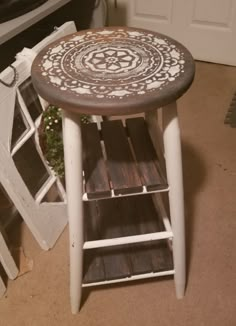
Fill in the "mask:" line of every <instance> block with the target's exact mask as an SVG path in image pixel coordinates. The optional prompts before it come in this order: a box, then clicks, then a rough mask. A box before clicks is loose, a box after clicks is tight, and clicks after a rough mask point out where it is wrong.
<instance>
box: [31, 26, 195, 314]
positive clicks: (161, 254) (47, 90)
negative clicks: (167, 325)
mask: <svg viewBox="0 0 236 326" xmlns="http://www.w3.org/2000/svg"><path fill="white" fill-rule="evenodd" d="M194 71H195V68H194V61H193V58H192V56H191V54H190V53H189V52H188V50H187V49H186V48H185V47H183V46H182V45H181V44H179V43H178V42H176V41H174V40H173V39H171V38H169V37H167V36H164V35H161V34H158V33H155V32H151V31H147V30H142V29H137V28H128V27H108V28H103V29H95V30H92V29H91V30H85V31H81V32H77V33H75V34H73V35H69V36H66V37H63V38H61V39H59V40H57V41H56V42H54V43H52V44H50V45H49V46H47V47H46V48H45V49H44V50H42V51H41V52H40V53H39V54H38V55H37V57H36V59H35V61H34V63H33V66H32V80H33V83H34V86H35V89H36V91H37V92H38V93H39V95H40V96H42V97H43V98H44V99H45V100H47V101H48V102H49V103H51V104H54V105H57V106H59V107H61V108H62V113H63V141H64V155H65V176H66V192H67V209H68V217H69V237H70V296H71V309H72V313H77V312H78V310H79V307H80V302H81V294H82V288H83V287H85V286H93V285H98V284H109V283H115V282H121V281H129V280H137V279H144V278H150V277H156V276H163V275H174V280H175V287H176V295H177V297H178V298H182V297H183V296H184V292H185V283H186V275H185V274H186V272H185V231H184V198H183V178H182V157H181V140H180V130H179V123H178V115H177V107H176V100H177V99H178V98H179V97H180V96H181V95H183V94H184V93H185V92H186V91H187V89H188V88H189V87H190V85H191V83H192V81H193V78H194ZM157 109H158V110H161V111H162V121H161V124H160V123H159V121H158V119H157ZM139 113H140V116H138V117H137V114H139ZM141 113H142V115H141ZM83 114H86V115H91V116H103V117H110V116H120V117H121V116H122V119H117V118H116V119H115V120H112V119H104V121H103V122H101V123H98V124H97V123H89V124H83V123H81V115H83ZM126 115H135V116H134V117H132V116H131V118H130V117H129V118H126V119H124V118H125V116H126ZM143 116H144V117H143ZM160 125H161V126H160ZM162 144H163V146H162ZM163 192H166V193H167V194H168V203H169V204H168V205H169V208H168V209H167V210H165V205H164V204H163V202H162V197H163V196H162V193H163ZM166 211H169V213H170V216H168V214H167V212H166ZM172 258H173V259H172Z"/></svg>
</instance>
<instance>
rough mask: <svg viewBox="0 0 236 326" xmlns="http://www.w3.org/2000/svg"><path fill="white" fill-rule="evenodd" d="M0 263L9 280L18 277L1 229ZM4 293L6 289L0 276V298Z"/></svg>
mask: <svg viewBox="0 0 236 326" xmlns="http://www.w3.org/2000/svg"><path fill="white" fill-rule="evenodd" d="M0 263H1V264H2V266H3V268H4V270H5V272H6V274H7V276H8V277H9V278H10V279H11V280H14V279H15V278H16V277H17V275H18V268H17V266H16V264H15V261H14V259H13V257H12V255H11V252H10V250H9V249H8V246H7V244H6V241H5V239H4V237H3V235H2V232H1V229H0ZM5 291H6V287H5V284H4V283H3V280H2V278H1V275H0V298H1V297H2V296H3V294H4V293H5Z"/></svg>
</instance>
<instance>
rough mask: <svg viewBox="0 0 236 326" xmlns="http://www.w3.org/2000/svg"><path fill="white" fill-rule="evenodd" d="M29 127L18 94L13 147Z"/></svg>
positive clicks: (12, 140)
mask: <svg viewBox="0 0 236 326" xmlns="http://www.w3.org/2000/svg"><path fill="white" fill-rule="evenodd" d="M27 129H29V124H28V122H27V120H26V118H25V116H24V113H23V112H22V110H21V106H20V103H19V100H18V97H17V96H16V102H15V111H14V121H13V129H12V137H11V148H13V147H14V146H15V145H16V143H17V141H18V140H19V139H20V138H21V137H22V136H23V135H24V133H25V131H26V130H27Z"/></svg>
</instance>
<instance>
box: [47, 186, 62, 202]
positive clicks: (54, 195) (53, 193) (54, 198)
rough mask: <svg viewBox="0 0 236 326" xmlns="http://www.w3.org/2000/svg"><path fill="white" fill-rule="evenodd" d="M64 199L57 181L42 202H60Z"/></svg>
mask: <svg viewBox="0 0 236 326" xmlns="http://www.w3.org/2000/svg"><path fill="white" fill-rule="evenodd" d="M63 201H64V200H63V199H62V196H61V193H60V191H59V189H58V186H57V184H56V183H54V184H53V185H52V186H51V188H50V189H49V190H48V192H47V193H46V195H45V196H44V198H43V199H42V203H43V202H46V203H58V202H63Z"/></svg>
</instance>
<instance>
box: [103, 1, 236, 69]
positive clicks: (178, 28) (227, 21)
mask: <svg viewBox="0 0 236 326" xmlns="http://www.w3.org/2000/svg"><path fill="white" fill-rule="evenodd" d="M117 2H118V9H114V1H113V0H108V3H109V9H110V10H109V23H110V25H118V24H120V25H129V26H134V27H140V28H146V29H150V30H153V31H157V32H160V33H163V34H166V35H168V36H170V37H173V38H175V39H176V40H178V41H179V42H181V43H183V44H184V45H185V46H186V47H187V48H188V49H189V50H190V51H191V52H192V54H193V56H194V58H195V59H198V60H203V61H210V62H216V63H222V64H229V65H235V66H236V0H117Z"/></svg>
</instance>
